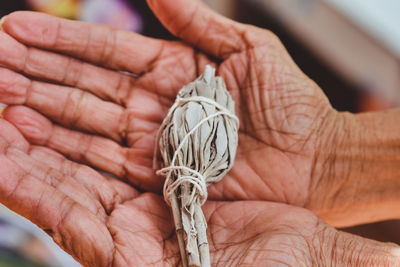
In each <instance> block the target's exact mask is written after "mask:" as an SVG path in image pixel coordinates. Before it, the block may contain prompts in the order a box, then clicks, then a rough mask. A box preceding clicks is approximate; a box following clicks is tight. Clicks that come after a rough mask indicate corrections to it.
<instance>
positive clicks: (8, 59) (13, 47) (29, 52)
mask: <svg viewBox="0 0 400 267" xmlns="http://www.w3.org/2000/svg"><path fill="white" fill-rule="evenodd" d="M0 65H2V66H3V67H6V68H10V69H13V70H16V71H18V72H22V73H24V74H25V75H28V76H31V77H33V78H35V79H36V80H47V81H52V82H56V83H59V84H64V85H68V86H72V87H78V88H80V89H83V90H86V91H89V92H92V93H93V94H94V95H97V96H98V97H100V98H102V99H107V100H113V101H115V102H117V103H124V100H125V99H126V98H127V96H128V94H129V91H130V88H131V86H132V84H133V83H134V81H135V78H134V77H132V76H129V75H125V74H123V73H120V72H116V71H112V70H107V69H104V68H101V67H98V66H95V65H92V64H89V63H85V62H82V61H80V60H77V59H73V58H71V57H67V56H64V55H60V54H55V53H52V52H48V51H44V50H39V49H35V48H27V47H26V46H24V45H22V44H21V43H19V42H17V41H16V40H15V39H13V38H11V37H10V36H9V35H7V34H5V33H4V32H1V31H0ZM0 82H1V83H3V81H0Z"/></svg>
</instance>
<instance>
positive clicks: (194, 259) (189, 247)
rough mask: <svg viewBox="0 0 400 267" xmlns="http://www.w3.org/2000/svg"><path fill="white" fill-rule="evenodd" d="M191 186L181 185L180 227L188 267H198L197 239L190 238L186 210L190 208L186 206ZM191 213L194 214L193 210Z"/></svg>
mask: <svg viewBox="0 0 400 267" xmlns="http://www.w3.org/2000/svg"><path fill="white" fill-rule="evenodd" d="M192 190H193V189H192V188H191V184H188V183H184V184H182V185H181V192H182V193H181V194H182V197H181V215H182V226H183V230H184V234H185V241H186V254H187V259H188V264H189V266H193V267H195V266H196V267H197V266H198V267H200V266H201V263H200V256H199V248H198V246H197V238H196V237H193V236H192V233H191V229H192V227H191V222H192V219H191V214H190V212H191V211H189V210H188V208H189V209H190V206H186V205H187V203H189V198H190V196H191V191H192ZM193 212H195V211H194V210H193Z"/></svg>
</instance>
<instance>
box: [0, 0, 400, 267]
mask: <svg viewBox="0 0 400 267" xmlns="http://www.w3.org/2000/svg"><path fill="white" fill-rule="evenodd" d="M171 1H173V0H171ZM205 1H206V2H207V3H208V5H210V6H211V7H212V8H213V9H215V10H217V11H218V12H219V13H222V14H223V15H225V16H228V17H231V18H233V19H235V20H238V21H241V22H245V23H250V24H254V25H256V26H259V27H264V28H267V29H269V30H271V31H273V32H274V33H275V34H277V35H278V36H279V37H280V39H281V40H282V42H283V43H284V44H285V46H286V48H287V50H288V51H289V53H290V54H291V55H292V56H293V58H294V60H295V61H296V63H297V64H298V65H299V66H300V68H301V69H302V70H303V71H304V72H305V73H306V74H307V75H309V76H310V77H311V78H312V79H313V80H314V81H316V82H317V83H318V84H319V85H320V86H321V88H322V89H323V90H324V91H325V93H326V94H327V95H328V97H329V99H330V101H331V103H332V104H333V106H334V107H335V108H337V109H338V110H342V111H344V110H346V111H351V112H361V111H370V110H381V109H386V108H390V107H396V106H400V16H399V15H398V14H399V12H400V1H399V0H385V1H376V0H352V1H347V0H285V1H282V0H218V1H215V0H205ZM182 8H184V7H182ZM15 10H36V11H41V12H46V13H49V14H53V15H56V16H60V17H65V18H70V19H78V20H84V21H90V22H97V23H105V24H109V25H112V26H114V27H116V28H120V29H125V30H129V31H135V32H139V33H142V34H144V35H148V36H152V37H157V38H166V39H174V37H173V36H171V35H170V34H169V33H168V32H167V31H166V30H165V29H164V28H163V27H162V25H161V24H160V23H159V22H158V21H157V19H156V18H155V17H154V16H153V15H152V13H151V11H150V9H149V8H148V7H147V4H146V1H145V0H13V1H1V2H0V16H4V15H6V14H8V13H10V12H12V11H15ZM399 226H400V223H399V222H398V221H388V222H381V223H376V224H369V225H363V226H357V227H352V228H348V229H345V230H346V231H349V232H353V233H356V234H359V235H363V236H367V237H370V238H374V239H377V240H381V241H392V242H397V243H400V232H398V231H396V229H399ZM8 266H13V267H14V266H68V267H73V266H80V265H79V264H78V263H76V262H75V261H74V260H73V259H72V258H71V257H70V256H69V255H67V254H66V253H64V252H63V251H62V250H61V249H59V248H58V247H57V246H55V245H54V243H53V242H52V240H51V239H50V238H49V237H47V235H46V234H44V233H43V232H42V231H41V230H40V229H39V228H37V227H36V226H34V225H32V224H31V223H30V222H29V221H27V220H24V219H22V218H21V217H19V216H18V215H16V214H14V213H12V212H11V211H9V210H8V209H7V208H5V207H4V206H1V205H0V267H8Z"/></svg>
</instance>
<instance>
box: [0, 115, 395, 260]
mask: <svg viewBox="0 0 400 267" xmlns="http://www.w3.org/2000/svg"><path fill="white" fill-rule="evenodd" d="M0 130H1V131H0V164H1V168H0V202H1V203H4V204H5V205H7V206H8V207H9V208H11V209H13V210H14V211H16V212H18V213H19V214H21V215H23V216H25V217H26V218H28V219H29V220H31V221H32V222H34V223H36V224H37V225H38V226H40V227H41V228H42V229H44V230H45V231H46V232H47V233H48V234H49V235H50V236H52V237H53V239H54V240H55V242H56V243H57V244H59V245H60V246H61V247H62V248H63V249H64V250H66V251H67V252H68V253H70V254H71V255H72V256H73V257H74V258H75V259H77V260H78V261H79V262H80V263H82V264H83V265H84V266H177V265H179V263H180V256H179V250H178V245H177V240H176V237H175V230H174V226H173V223H172V218H171V215H170V212H169V207H167V206H166V204H165V202H164V200H163V199H162V198H161V196H159V195H156V194H153V193H143V194H141V193H139V192H138V191H136V190H135V189H133V188H132V187H131V186H129V185H127V184H125V183H123V182H121V181H118V180H116V179H111V178H107V176H104V175H102V174H100V173H98V172H96V171H94V170H93V169H91V168H88V167H87V166H84V165H80V164H78V163H75V162H72V161H69V160H68V159H66V158H65V157H64V156H62V155H61V154H59V153H57V152H54V151H52V150H50V149H48V148H46V147H43V146H32V145H30V144H29V143H28V142H27V141H26V140H24V138H23V137H22V135H20V133H19V132H18V131H17V129H16V128H15V127H14V126H12V125H11V124H9V123H8V122H6V121H4V120H0ZM204 212H205V216H206V218H207V221H208V240H209V243H210V251H211V259H212V265H213V266H342V265H346V266H347V265H349V266H353V265H354V266H356V265H357V266H399V265H400V261H399V259H398V254H399V247H398V246H396V245H391V244H384V243H379V242H375V241H372V240H367V239H364V238H360V237H356V236H353V235H350V234H347V233H343V232H340V231H337V230H335V229H334V228H332V227H330V226H328V225H326V224H325V223H324V222H323V221H322V220H320V219H319V218H317V217H316V216H315V215H314V214H313V213H312V212H310V211H307V210H304V209H302V208H297V207H293V206H288V205H285V204H279V203H271V202H259V201H236V202H215V201H210V202H208V203H207V204H206V205H205V206H204Z"/></svg>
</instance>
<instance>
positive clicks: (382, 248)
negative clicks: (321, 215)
mask: <svg viewBox="0 0 400 267" xmlns="http://www.w3.org/2000/svg"><path fill="white" fill-rule="evenodd" d="M317 237H318V238H316V239H314V242H317V243H318V244H317V243H316V244H314V247H315V246H317V247H320V248H321V251H319V253H318V254H319V258H320V260H321V262H320V263H323V264H322V266H400V247H399V246H398V245H395V244H393V243H383V242H378V241H375V240H371V239H367V238H363V237H360V236H356V235H353V234H349V233H345V232H342V231H337V230H336V229H334V228H332V227H329V226H328V227H327V228H325V230H323V231H321V232H319V233H318V235H317Z"/></svg>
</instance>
